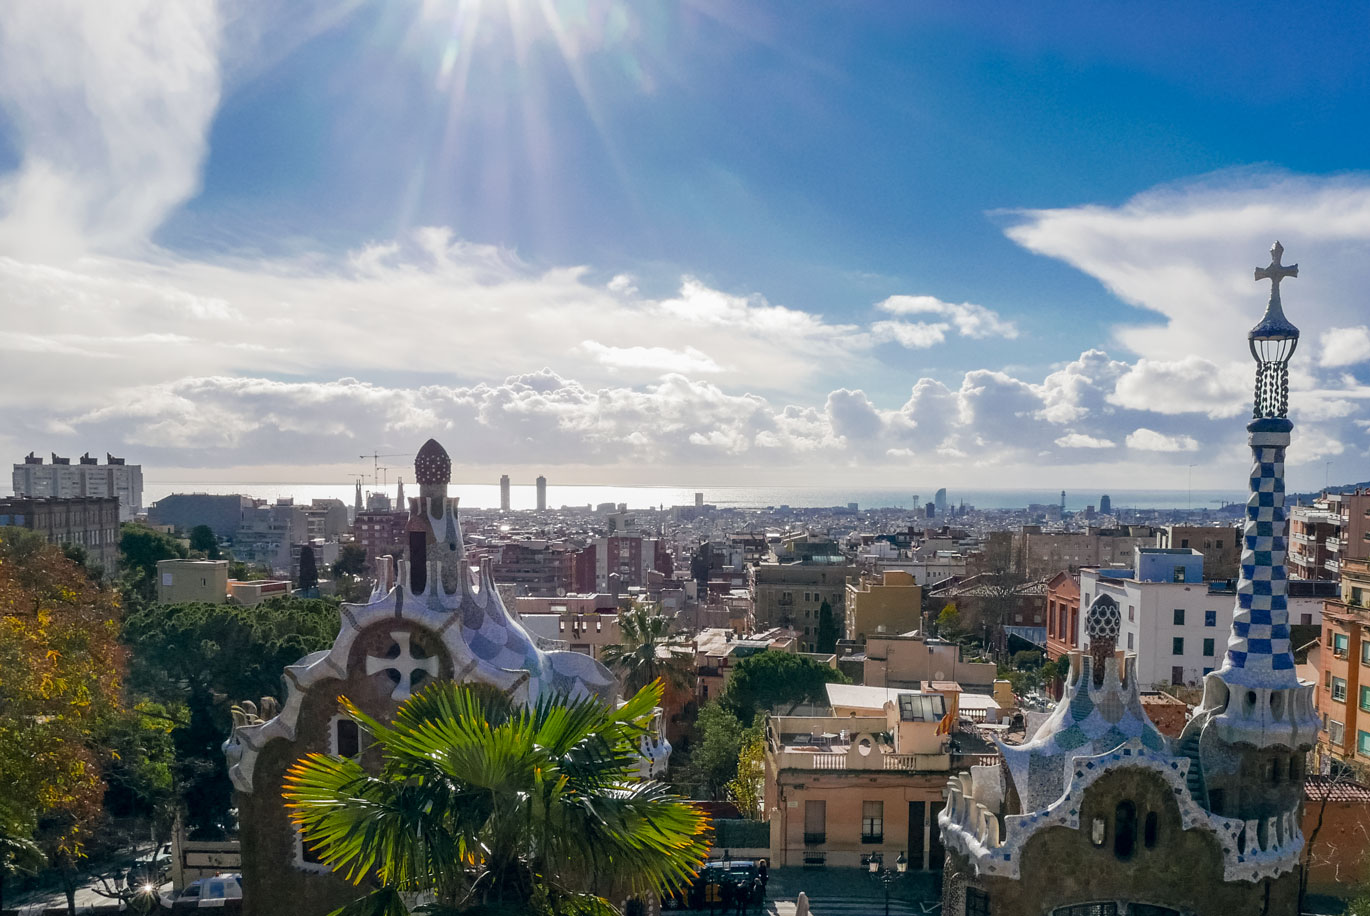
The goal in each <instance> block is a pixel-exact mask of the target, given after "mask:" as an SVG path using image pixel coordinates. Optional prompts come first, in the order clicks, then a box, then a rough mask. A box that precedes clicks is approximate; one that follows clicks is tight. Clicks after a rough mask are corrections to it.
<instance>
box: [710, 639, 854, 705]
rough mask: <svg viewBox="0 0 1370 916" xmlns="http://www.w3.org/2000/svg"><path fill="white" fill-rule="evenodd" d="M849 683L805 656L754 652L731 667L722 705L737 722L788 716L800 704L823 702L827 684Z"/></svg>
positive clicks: (826, 666) (787, 653) (836, 672)
mask: <svg viewBox="0 0 1370 916" xmlns="http://www.w3.org/2000/svg"><path fill="white" fill-rule="evenodd" d="M849 683H851V681H850V679H848V677H847V676H846V675H845V674H843V673H842V672H841V671H838V670H837V669H836V668H833V667H830V666H828V665H825V664H823V663H822V662H820V661H818V660H817V659H814V658H810V657H809V656H807V655H796V654H794V653H791V652H758V653H757V654H756V655H752V656H749V657H747V658H744V659H742V661H740V662H738V663H737V665H736V667H734V669H733V674H732V677H731V678H729V679H728V686H727V688H726V689H725V690H724V691H723V703H724V704H725V705H726V706H728V708H729V709H731V710H732V712H733V714H734V715H736V716H737V717H738V719H739V721H743V722H750V721H751V720H752V719H753V718H754V717H755V716H756V714H757V713H758V712H770V711H771V710H772V709H775V708H783V709H784V710H785V711H786V713H790V712H793V711H794V709H795V707H796V706H798V705H800V704H801V703H820V704H821V703H826V702H827V685H828V684H849Z"/></svg>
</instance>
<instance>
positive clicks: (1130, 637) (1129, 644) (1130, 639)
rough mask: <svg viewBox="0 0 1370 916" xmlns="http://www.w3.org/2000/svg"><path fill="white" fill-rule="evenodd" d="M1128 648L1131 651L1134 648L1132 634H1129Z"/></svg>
mask: <svg viewBox="0 0 1370 916" xmlns="http://www.w3.org/2000/svg"><path fill="white" fill-rule="evenodd" d="M1127 647H1128V648H1129V649H1131V648H1133V646H1132V634H1131V633H1128V634H1127Z"/></svg>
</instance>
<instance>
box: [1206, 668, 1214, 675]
mask: <svg viewBox="0 0 1370 916" xmlns="http://www.w3.org/2000/svg"><path fill="white" fill-rule="evenodd" d="M1212 673H1213V669H1212V668H1205V669H1204V677H1208V676H1209V675H1210V674H1212Z"/></svg>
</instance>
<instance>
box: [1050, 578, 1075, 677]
mask: <svg viewBox="0 0 1370 916" xmlns="http://www.w3.org/2000/svg"><path fill="white" fill-rule="evenodd" d="M1079 631H1080V579H1079V577H1078V576H1073V575H1071V574H1070V573H1068V572H1058V573H1057V574H1056V575H1054V576H1052V577H1051V578H1050V579H1048V580H1047V657H1049V658H1050V659H1051V660H1052V661H1055V660H1056V659H1058V658H1060V657H1061V656H1062V655H1065V654H1066V653H1068V652H1070V650H1071V649H1078V648H1079V645H1078V636H1077V634H1078V633H1079Z"/></svg>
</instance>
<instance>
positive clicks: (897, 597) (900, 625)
mask: <svg viewBox="0 0 1370 916" xmlns="http://www.w3.org/2000/svg"><path fill="white" fill-rule="evenodd" d="M922 613H923V588H922V586H920V585H919V584H918V583H917V580H916V579H915V577H914V576H913V574H912V573H909V572H906V571H903V570H885V572H884V573H882V574H880V575H879V576H868V575H863V576H861V578H860V579H857V580H853V581H849V582H848V583H847V587H846V615H847V638H848V639H851V640H856V641H857V642H864V641H865V640H866V638H867V637H868V636H872V635H878V634H885V633H888V634H894V633H904V632H907V631H909V630H916V629H918V627H919V624H920V622H921V620H922Z"/></svg>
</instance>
